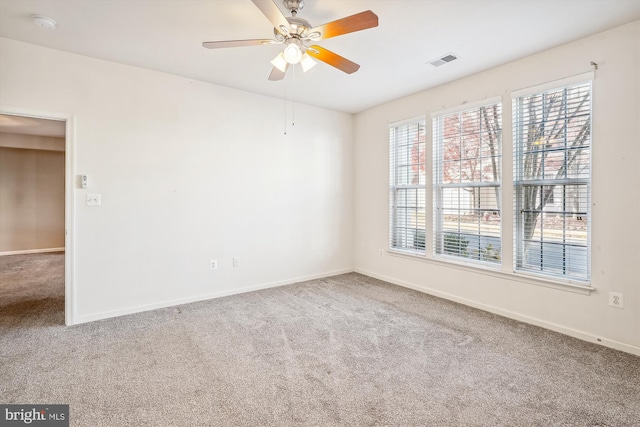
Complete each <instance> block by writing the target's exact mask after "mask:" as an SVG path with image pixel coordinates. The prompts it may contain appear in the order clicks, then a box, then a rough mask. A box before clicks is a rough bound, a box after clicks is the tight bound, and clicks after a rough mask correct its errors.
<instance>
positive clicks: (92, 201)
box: [87, 194, 102, 206]
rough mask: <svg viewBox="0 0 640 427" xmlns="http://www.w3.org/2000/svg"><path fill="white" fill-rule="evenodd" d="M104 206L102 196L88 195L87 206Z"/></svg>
mask: <svg viewBox="0 0 640 427" xmlns="http://www.w3.org/2000/svg"><path fill="white" fill-rule="evenodd" d="M101 204H102V197H100V194H87V206H100V205H101Z"/></svg>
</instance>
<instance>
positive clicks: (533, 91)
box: [511, 72, 595, 288]
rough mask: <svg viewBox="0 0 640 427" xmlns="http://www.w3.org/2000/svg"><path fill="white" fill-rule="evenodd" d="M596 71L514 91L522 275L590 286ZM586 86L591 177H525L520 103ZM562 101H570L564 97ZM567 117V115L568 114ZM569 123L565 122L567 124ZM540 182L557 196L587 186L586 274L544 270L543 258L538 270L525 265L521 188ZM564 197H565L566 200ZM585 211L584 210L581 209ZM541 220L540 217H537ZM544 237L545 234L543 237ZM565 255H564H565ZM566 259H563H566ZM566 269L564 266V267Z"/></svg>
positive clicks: (517, 247)
mask: <svg viewBox="0 0 640 427" xmlns="http://www.w3.org/2000/svg"><path fill="white" fill-rule="evenodd" d="M594 77H595V76H594V73H593V72H590V73H585V74H581V75H577V76H573V77H569V78H566V79H562V80H557V81H554V82H549V83H545V84H543V85H538V86H534V87H531V88H527V89H522V90H518V91H514V92H512V93H511V108H512V126H513V140H512V145H513V200H512V202H513V241H512V243H513V271H514V273H515V274H521V275H525V276H531V277H536V278H540V279H543V280H551V281H554V282H558V283H566V284H572V285H576V286H579V287H586V288H589V287H590V284H591V279H592V271H591V257H592V245H591V236H592V233H591V223H592V209H591V197H592V196H591V189H592V183H593V168H592V164H593V80H594ZM583 85H588V93H589V116H588V123H589V131H588V132H589V133H588V135H589V137H588V141H589V143H588V149H589V151H588V156H589V158H588V177H566V176H565V177H564V178H560V179H558V178H544V177H543V179H524V176H523V174H524V171H523V166H522V164H521V163H522V162H523V161H524V154H522V152H523V150H524V145H525V144H524V139H523V133H522V132H520V130H521V129H523V128H524V127H525V126H526V125H525V124H523V123H522V121H521V120H522V117H523V116H524V113H523V112H522V111H521V109H522V108H523V107H522V105H521V100H522V99H523V98H525V97H527V96H532V95H543V94H546V93H549V92H557V91H561V90H564V91H566V90H568V89H570V88H575V87H579V86H583ZM563 102H567V101H566V100H564V101H563ZM565 120H566V117H565ZM565 126H566V124H565ZM567 150H568V148H566V147H565V148H564V151H567ZM531 185H537V186H540V188H547V187H554V197H555V192H556V190H558V188H560V189H565V188H566V187H568V186H579V187H584V189H585V193H586V194H585V198H584V206H585V212H584V214H585V215H586V217H587V224H586V239H585V245H584V247H585V250H586V254H585V265H584V269H585V275H584V276H582V277H580V276H578V275H575V274H573V275H570V274H567V273H566V272H563V274H557V273H554V272H553V271H552V270H551V267H547V268H546V271H545V267H544V261H541V266H540V269H539V270H537V271H535V270H534V268H533V267H528V266H526V265H525V264H526V262H525V261H524V260H525V259H526V253H525V250H524V247H525V246H524V245H525V242H524V231H525V230H524V217H523V215H522V211H523V209H524V208H523V206H524V205H523V200H522V198H523V196H522V195H521V192H522V191H523V190H522V189H523V188H524V187H526V186H531ZM563 200H565V199H563ZM546 205H547V203H545V205H543V206H542V207H541V212H540V213H539V215H542V213H543V212H544V208H545V207H546ZM560 213H561V214H562V215H563V216H566V215H567V214H568V213H570V212H569V211H567V210H566V208H564V209H563V210H562V211H561V212H560ZM579 214H582V212H579ZM538 220H540V217H539V218H538ZM566 232H567V229H566V226H565V227H564V228H563V243H555V242H552V243H553V244H558V245H560V246H561V247H562V249H563V254H564V253H565V252H564V251H566V248H565V246H567V245H570V243H564V235H565V233H566ZM541 239H542V237H541ZM539 243H540V245H541V246H542V245H544V243H545V241H544V240H540V242H539ZM564 256H565V255H563V257H564ZM563 262H564V261H563ZM564 269H565V267H564V265H563V270H564Z"/></svg>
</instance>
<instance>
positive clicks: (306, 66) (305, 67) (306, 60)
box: [300, 52, 317, 73]
mask: <svg viewBox="0 0 640 427" xmlns="http://www.w3.org/2000/svg"><path fill="white" fill-rule="evenodd" d="M316 64H317V62H316V61H314V60H313V58H312V57H311V56H310V55H309V54H308V53H307V52H305V53H303V54H302V59H300V65H301V66H302V71H304V72H305V73H306V72H307V71H309V70H310V69H312V68H313V67H315V66H316Z"/></svg>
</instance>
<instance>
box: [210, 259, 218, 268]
mask: <svg viewBox="0 0 640 427" xmlns="http://www.w3.org/2000/svg"><path fill="white" fill-rule="evenodd" d="M209 268H210V269H212V270H217V269H218V260H217V259H212V260H211V261H209Z"/></svg>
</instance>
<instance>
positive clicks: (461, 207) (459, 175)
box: [433, 103, 502, 265]
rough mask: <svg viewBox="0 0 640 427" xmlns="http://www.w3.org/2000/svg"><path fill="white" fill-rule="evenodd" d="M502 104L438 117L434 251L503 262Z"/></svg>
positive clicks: (435, 141)
mask: <svg viewBox="0 0 640 427" xmlns="http://www.w3.org/2000/svg"><path fill="white" fill-rule="evenodd" d="M501 140H502V109H501V104H500V103H492V104H488V105H483V106H481V107H477V108H471V109H466V110H463V111H457V112H453V113H440V114H437V115H436V116H435V117H434V118H433V144H434V150H433V183H434V193H433V197H434V252H435V256H448V257H457V258H464V259H465V260H475V261H478V262H483V263H488V264H489V265H490V264H500V262H501V248H502V243H501V240H500V239H501V209H500V207H501V201H500V200H501V191H502V189H501V185H500V182H501V146H502V143H501V142H502V141H501Z"/></svg>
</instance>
